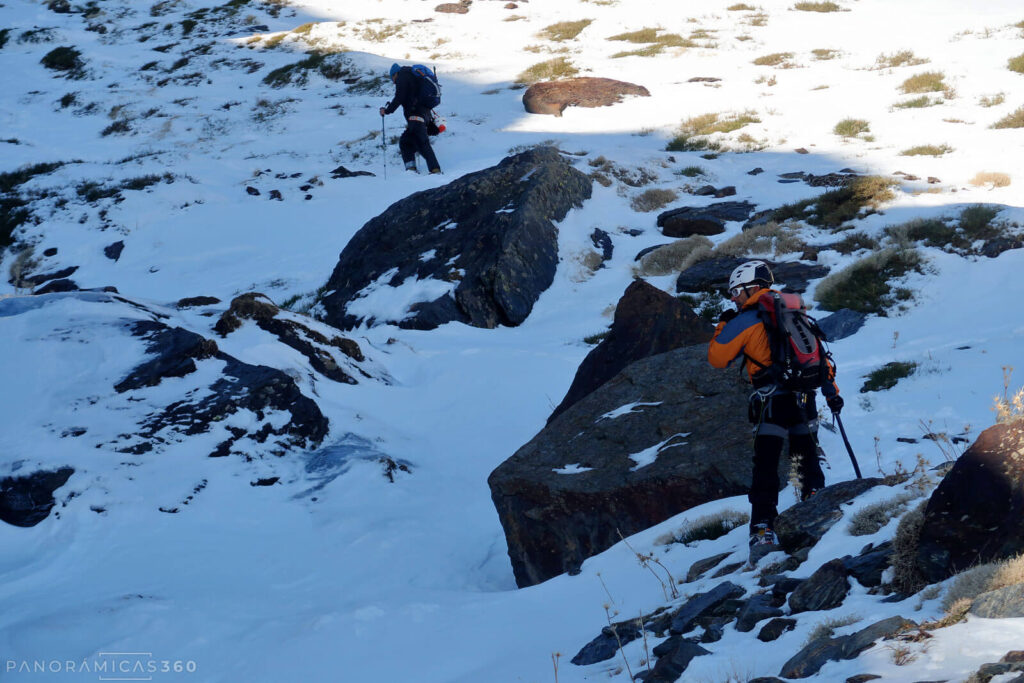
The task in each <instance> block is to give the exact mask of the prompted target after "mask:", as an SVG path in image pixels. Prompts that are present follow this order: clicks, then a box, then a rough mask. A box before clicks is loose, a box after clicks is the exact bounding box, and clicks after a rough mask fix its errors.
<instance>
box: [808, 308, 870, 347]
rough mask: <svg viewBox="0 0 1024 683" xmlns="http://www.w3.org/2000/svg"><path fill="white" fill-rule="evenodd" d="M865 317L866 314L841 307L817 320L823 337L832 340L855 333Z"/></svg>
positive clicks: (865, 319)
mask: <svg viewBox="0 0 1024 683" xmlns="http://www.w3.org/2000/svg"><path fill="white" fill-rule="evenodd" d="M867 318H868V317H867V315H866V314H864V313H860V312H858V311H853V310H850V309H849V308H841V309H839V310H838V311H836V312H835V313H833V314H831V315H829V316H826V317H824V318H822V319H821V320H819V321H818V327H820V328H821V331H822V332H824V333H825V337H826V338H827V339H828V340H829V341H830V342H834V341H839V340H840V339H846V338H847V337H851V336H853V335H854V334H856V333H857V331H858V330H859V329H860V328H861V327H863V326H864V323H865V322H866V321H867Z"/></svg>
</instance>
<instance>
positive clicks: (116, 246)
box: [103, 240, 124, 261]
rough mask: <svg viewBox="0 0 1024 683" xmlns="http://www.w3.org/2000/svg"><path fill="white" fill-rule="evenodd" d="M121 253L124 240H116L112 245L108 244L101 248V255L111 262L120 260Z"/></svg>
mask: <svg viewBox="0 0 1024 683" xmlns="http://www.w3.org/2000/svg"><path fill="white" fill-rule="evenodd" d="M122 251H124V240H118V241H116V242H114V243H113V244H108V245H107V246H105V247H103V255H104V256H106V257H107V258H108V259H110V260H111V261H117V260H118V259H120V258H121V252H122Z"/></svg>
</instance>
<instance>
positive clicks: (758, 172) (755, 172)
mask: <svg viewBox="0 0 1024 683" xmlns="http://www.w3.org/2000/svg"><path fill="white" fill-rule="evenodd" d="M762 173H764V169H763V168H761V167H760V166H758V167H757V168H753V169H751V170H749V171H747V175H761V174H762Z"/></svg>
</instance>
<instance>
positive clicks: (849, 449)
mask: <svg viewBox="0 0 1024 683" xmlns="http://www.w3.org/2000/svg"><path fill="white" fill-rule="evenodd" d="M832 420H833V421H835V423H836V424H837V425H839V433H840V434H842V435H843V443H844V444H846V452H847V453H849V454H850V462H852V463H853V471H854V472H855V473H856V474H857V478H858V479H863V478H864V477H862V476H861V474H860V465H858V464H857V456H855V455H854V454H853V448H852V447H851V446H850V440H849V439H847V438H846V430H845V429H843V421H842V420H841V419H839V413H832Z"/></svg>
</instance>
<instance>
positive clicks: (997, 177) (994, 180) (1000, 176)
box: [969, 171, 1010, 187]
mask: <svg viewBox="0 0 1024 683" xmlns="http://www.w3.org/2000/svg"><path fill="white" fill-rule="evenodd" d="M969 182H970V183H971V185H974V186H975V187H983V186H985V185H991V186H992V187H1007V186H1009V184H1010V176H1009V175H1007V174H1006V173H997V172H992V171H979V172H978V173H977V174H976V175H975V176H974V177H973V178H971V179H970V181H969Z"/></svg>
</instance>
